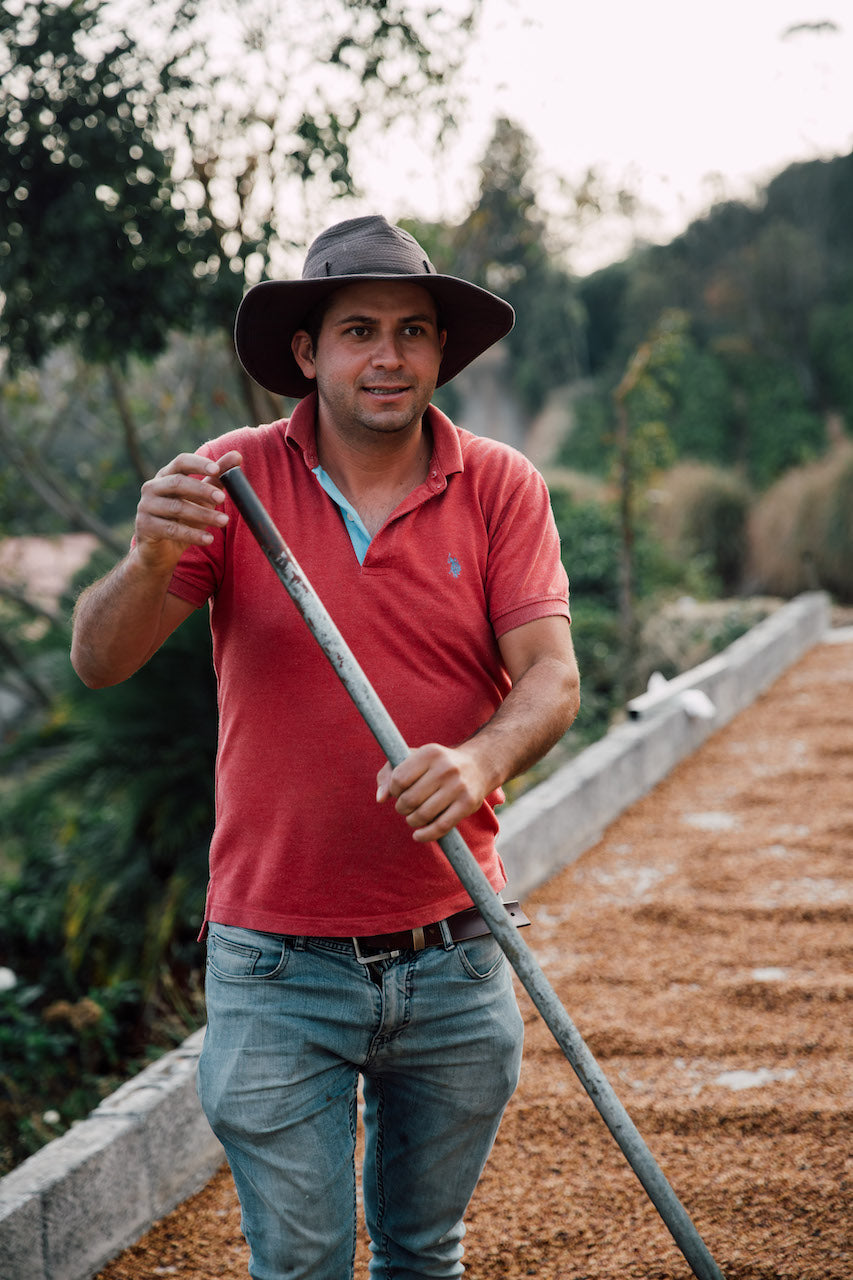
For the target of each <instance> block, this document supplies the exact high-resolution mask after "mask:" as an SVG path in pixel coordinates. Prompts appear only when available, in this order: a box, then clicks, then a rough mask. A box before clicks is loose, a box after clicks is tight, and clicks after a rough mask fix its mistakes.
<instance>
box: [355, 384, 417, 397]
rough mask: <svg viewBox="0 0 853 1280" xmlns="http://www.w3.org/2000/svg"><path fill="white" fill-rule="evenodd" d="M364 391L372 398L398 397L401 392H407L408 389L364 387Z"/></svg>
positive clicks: (402, 387) (404, 387)
mask: <svg viewBox="0 0 853 1280" xmlns="http://www.w3.org/2000/svg"><path fill="white" fill-rule="evenodd" d="M364 390H365V391H368V392H369V393H370V395H372V396H398V395H400V394H401V393H402V392H403V391H408V387H406V386H399V387H365V388H364Z"/></svg>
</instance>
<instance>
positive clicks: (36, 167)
mask: <svg viewBox="0 0 853 1280" xmlns="http://www.w3.org/2000/svg"><path fill="white" fill-rule="evenodd" d="M106 20H107V19H106V5H105V3H104V0H75V3H72V4H60V3H52V2H50V0H49V2H47V3H44V4H40V5H26V6H22V8H21V11H20V14H19V15H18V16H13V15H12V14H11V13H10V11H9V8H6V9H5V11H4V17H3V20H2V27H0V38H1V42H0V58H2V60H3V64H4V65H3V67H2V69H3V90H4V92H3V94H2V96H0V155H2V156H3V158H4V159H3V163H2V165H0V172H2V176H0V208H2V215H0V223H2V226H3V228H4V232H3V234H2V235H0V291H2V293H3V294H4V295H5V297H4V301H3V311H2V316H0V341H2V342H3V343H4V344H5V345H6V346H7V348H8V350H9V353H10V357H11V358H12V360H13V361H14V362H16V363H19V364H20V363H30V364H37V363H38V362H39V361H41V360H42V359H43V357H44V356H45V354H46V353H47V352H48V351H50V350H51V349H52V348H53V347H55V346H56V345H58V344H60V343H63V342H66V341H69V340H74V341H75V342H77V343H79V344H80V347H81V349H82V350H83V352H84V353H85V354H86V356H87V357H88V358H89V359H96V360H98V359H110V358H115V357H118V358H120V359H123V358H124V357H125V355H127V354H129V353H131V352H138V353H141V354H148V355H150V354H152V353H154V352H157V351H159V350H160V349H161V348H162V345H163V342H164V339H165V336H166V334H167V333H168V332H169V330H170V329H172V328H183V329H187V328H190V327H191V326H193V325H196V324H198V323H199V320H200V318H201V316H202V314H203V308H204V306H205V304H206V302H207V299H206V297H205V292H206V291H208V292H209V291H211V290H213V291H214V292H215V291H216V290H220V291H221V290H223V289H224V291H225V293H226V294H227V309H228V310H229V311H231V310H233V306H234V305H235V303H236V301H237V299H238V298H239V286H238V285H237V282H236V281H235V280H234V279H233V278H229V277H227V276H223V277H222V278H221V279H220V277H219V276H218V274H217V273H212V274H211V275H209V276H207V277H206V278H205V280H200V279H198V278H197V277H196V274H195V273H194V270H193V267H194V264H195V263H196V262H198V261H211V260H212V259H213V258H214V257H215V256H216V254H217V251H218V244H217V241H216V237H215V235H214V234H213V231H212V224H211V222H210V219H209V218H205V217H197V218H195V219H191V218H189V217H188V216H187V214H186V212H185V211H184V210H182V209H181V208H180V207H179V203H180V202H179V201H178V200H177V198H176V188H175V183H174V181H173V178H172V174H171V156H170V154H169V153H168V152H167V151H164V150H163V149H161V147H160V146H159V145H158V142H157V140H156V133H157V112H158V104H159V98H160V96H161V95H162V94H164V93H168V92H169V91H170V90H171V89H172V88H173V78H174V69H173V68H172V67H171V66H170V65H169V64H166V65H165V66H163V67H160V68H157V67H152V66H151V65H150V64H149V63H147V61H146V60H145V58H143V57H142V56H140V53H139V50H138V49H137V48H136V47H135V46H134V45H133V44H132V42H131V41H130V39H129V38H128V37H127V36H126V35H120V34H118V32H117V31H115V29H114V30H113V32H112V34H111V36H110V38H109V46H108V48H107V49H106V51H104V50H103V44H102V41H103V39H104V31H105V24H106Z"/></svg>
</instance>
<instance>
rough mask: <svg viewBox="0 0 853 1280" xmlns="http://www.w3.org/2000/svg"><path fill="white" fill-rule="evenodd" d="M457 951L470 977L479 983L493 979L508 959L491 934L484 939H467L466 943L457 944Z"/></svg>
mask: <svg viewBox="0 0 853 1280" xmlns="http://www.w3.org/2000/svg"><path fill="white" fill-rule="evenodd" d="M455 951H456V954H457V956H458V957H459V959H460V961H461V963H462V968H463V969H464V970H465V972H466V974H467V975H468V977H469V978H477V979H478V980H479V981H482V980H483V979H484V978H491V977H492V975H493V974H495V973H497V972H498V970H499V969H500V968H501V966H502V965H503V963H504V960H505V959H506V957H505V956H504V953H503V951H502V950H501V948H500V946H499V945H498V943H497V942H496V941H495V939H494V938H493V937H492V935H491V934H490V933H489V934H486V936H485V937H482V938H467V939H466V940H465V941H464V942H457V943H456V947H455Z"/></svg>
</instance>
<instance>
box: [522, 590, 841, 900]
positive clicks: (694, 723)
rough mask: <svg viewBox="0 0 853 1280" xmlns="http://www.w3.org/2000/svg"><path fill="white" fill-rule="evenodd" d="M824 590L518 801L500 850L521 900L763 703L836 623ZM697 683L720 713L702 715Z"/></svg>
mask: <svg viewBox="0 0 853 1280" xmlns="http://www.w3.org/2000/svg"><path fill="white" fill-rule="evenodd" d="M829 617H830V613H829V601H828V599H827V597H826V596H825V595H824V594H822V593H821V592H810V593H808V594H806V595H802V596H798V597H797V598H796V600H792V601H791V602H790V603H789V604H785V605H782V606H781V608H779V609H777V610H776V612H775V613H773V614H771V615H770V617H768V618H765V619H764V620H763V622H760V623H758V625H757V626H755V627H753V628H752V629H751V630H750V631H748V632H747V633H746V634H745V635H743V636H741V637H740V639H738V640H735V642H734V643H733V644H731V645H730V646H729V647H728V648H727V649H726V650H725V651H724V652H723V653H721V654H718V655H717V656H716V657H714V658H711V659H709V660H708V662H704V663H702V665H701V666H699V667H694V668H693V670H692V671H688V672H685V673H684V675H681V676H679V677H677V678H676V679H675V680H671V681H669V682H668V684H667V686H666V688H665V689H664V690H663V692H662V693H661V694H654V695H650V694H646V695H643V696H642V697H640V698H636V699H634V700H633V702H631V703H630V704H629V707H628V712H629V719H628V721H627V722H626V723H625V724H621V725H618V726H617V727H616V728H614V729H611V731H610V732H609V733H608V734H607V736H606V737H605V738H602V739H601V741H600V742H596V743H595V744H594V745H593V746H591V747H589V748H587V750H586V751H584V752H583V753H582V754H581V755H579V756H577V757H576V758H575V759H574V760H570V761H569V762H568V763H567V764H565V765H563V767H562V768H561V769H558V770H557V772H556V773H554V774H552V775H551V777H550V778H548V779H547V781H545V782H543V783H540V785H539V786H538V787H534V788H533V790H532V791H528V792H527V793H526V794H525V795H523V796H521V798H520V799H519V800H516V801H515V803H514V804H513V805H511V806H510V808H509V809H508V811H507V813H506V815H505V816H503V817H502V818H501V833H500V836H499V838H498V848H499V850H500V854H501V857H502V859H503V862H504V866H505V867H506V870H507V875H508V876H509V882H510V883H509V889H510V890H511V895H512V896H513V897H516V898H524V897H525V895H526V894H528V893H530V892H531V890H532V889H535V888H536V887H537V885H540V884H543V883H544V882H545V881H546V880H547V879H548V878H549V877H550V876H552V875H553V874H554V873H555V872H556V871H558V870H559V869H560V868H561V867H564V866H567V865H568V864H569V863H570V862H573V861H574V860H575V858H578V857H579V856H580V855H581V854H582V853H583V852H584V850H585V849H589V848H590V847H591V846H592V845H593V844H595V843H596V842H597V841H598V840H599V839H600V838H601V835H602V833H603V832H604V829H605V827H607V826H609V824H610V823H611V822H613V820H614V819H615V818H617V817H618V816H619V814H620V813H622V812H623V811H624V810H625V809H627V808H628V807H629V806H630V805H632V804H633V803H634V802H635V801H636V800H639V798H640V797H641V796H644V795H645V794H646V792H647V791H650V790H651V789H652V787H654V786H655V785H656V783H658V782H660V781H661V779H662V778H665V777H666V775H667V774H668V773H669V772H670V770H671V769H672V768H673V767H674V766H675V765H676V764H677V763H678V762H679V760H683V759H684V758H685V756H688V755H689V754H690V753H691V752H692V751H695V750H696V748H697V747H699V746H701V744H702V743H703V742H704V741H705V739H706V738H708V737H709V736H710V735H711V734H712V733H713V732H714V731H715V730H716V729H719V728H721V727H722V726H723V725H724V724H726V723H727V722H728V721H729V720H731V719H732V717H733V716H735V715H736V714H737V713H738V712H739V711H741V710H743V708H744V707H746V706H748V705H749V703H750V702H753V701H754V700H755V698H757V697H758V696H759V694H760V693H762V692H763V691H764V689H766V688H767V687H768V685H770V684H772V683H773V681H774V680H775V679H776V678H777V676H779V675H780V674H781V673H782V672H783V671H784V670H785V669H786V668H787V667H789V666H791V664H792V663H794V662H796V660H797V659H798V658H799V657H801V656H802V654H803V653H805V652H806V650H807V649H809V648H811V647H812V645H814V644H817V643H818V642H819V641H820V640H821V639H822V638H823V637H824V636H825V634H826V632H827V629H828V627H829ZM689 691H701V693H703V694H705V695H706V696H707V698H708V699H709V700H710V702H711V704H712V706H713V714H712V715H711V716H709V717H708V718H703V717H702V716H701V715H697V714H696V713H695V711H694V710H693V709H692V708H691V704H690V699H689V698H685V696H684V695H685V694H686V693H688V692H689Z"/></svg>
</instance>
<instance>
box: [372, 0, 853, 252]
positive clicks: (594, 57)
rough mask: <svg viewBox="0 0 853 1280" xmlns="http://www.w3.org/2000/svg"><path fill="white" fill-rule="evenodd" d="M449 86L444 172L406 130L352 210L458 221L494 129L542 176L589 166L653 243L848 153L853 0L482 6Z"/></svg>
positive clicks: (624, 230)
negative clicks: (504, 120) (515, 142)
mask: <svg viewBox="0 0 853 1280" xmlns="http://www.w3.org/2000/svg"><path fill="white" fill-rule="evenodd" d="M815 24H821V26H820V27H819V28H817V29H800V30H799V31H791V30H790V29H791V28H792V27H796V26H799V27H801V28H808V27H812V28H814V27H815ZM823 24H829V25H827V26H824V25H823ZM786 33H787V34H786ZM461 83H462V85H463V87H464V89H465V92H466V94H467V97H468V103H469V110H468V116H467V118H466V120H465V121H464V123H463V125H462V127H461V129H460V132H459V134H458V135H457V136H456V138H455V139H454V140H453V141H452V142H451V144H450V147H449V149H448V150H447V151H446V152H445V155H444V156H443V158H442V160H441V162H440V163H439V164H438V165H436V164H435V163H434V162H433V161H432V160H431V159H430V158H429V155H428V153H427V152H426V151H422V150H421V149H420V146H419V142H418V135H417V131H416V130H415V131H413V132H412V133H411V134H409V135H408V136H407V137H406V138H405V141H404V142H401V137H400V136H398V137H397V138H395V139H392V140H391V141H390V142H389V143H388V144H387V147H386V148H385V149H384V150H381V151H379V150H376V149H375V144H374V145H373V146H372V147H371V160H370V161H369V162H368V163H366V164H365V165H364V166H363V168H362V170H361V176H362V178H363V179H364V180H365V182H366V184H367V185H368V190H367V192H366V198H365V206H369V207H370V208H375V207H381V208H382V209H383V210H385V211H387V212H388V213H389V214H390V215H392V216H403V215H405V214H409V213H414V214H420V215H421V216H424V217H428V218H441V219H447V220H455V219H458V218H461V217H463V216H464V214H465V212H466V211H467V208H468V207H469V206H470V203H471V202H472V200H473V199H474V198H475V196H476V190H477V181H478V174H477V162H478V161H479V159H480V158H481V156H482V154H483V151H484V149H485V147H486V144H487V142H488V139H489V137H490V135H491V132H492V125H493V122H494V120H495V119H496V117H497V116H498V115H506V116H508V117H509V118H510V119H512V120H514V121H515V122H516V123H518V124H520V125H521V126H523V127H524V128H525V130H526V131H527V132H528V133H529V134H530V135H531V137H532V138H533V139H534V141H535V142H536V144H537V147H538V151H539V161H540V164H541V166H542V169H543V171H544V172H545V173H546V174H551V175H558V176H559V177H562V178H565V179H568V180H569V181H570V182H575V181H579V180H580V178H581V177H582V176H583V174H584V173H585V172H586V171H587V169H589V168H590V167H594V168H595V169H597V170H598V171H599V172H600V173H601V174H602V175H603V176H605V177H606V178H607V180H608V181H609V182H610V183H611V184H612V185H613V186H614V187H616V186H619V185H622V186H625V187H627V188H629V189H630V190H632V191H633V192H634V193H635V194H636V195H637V196H639V197H640V199H641V200H642V201H643V202H644V204H645V205H646V206H647V212H646V214H645V215H643V217H641V218H640V219H638V220H637V222H636V224H635V227H634V231H635V232H639V233H640V234H643V235H647V236H649V237H652V238H660V239H665V238H668V237H669V236H670V235H672V234H675V233H677V232H678V231H679V230H680V229H681V228H682V227H683V226H684V225H686V223H687V222H688V221H689V219H690V218H691V217H693V216H696V215H698V214H699V213H701V212H702V211H704V210H705V209H706V208H707V207H708V206H709V205H710V204H711V203H712V202H713V200H714V199H718V198H721V197H727V196H735V197H740V196H744V195H746V194H748V193H749V192H750V191H751V190H753V189H754V186H755V184H757V183H761V182H762V181H765V180H766V179H767V178H768V177H770V176H772V175H773V174H774V173H776V172H778V171H779V170H781V169H782V168H784V167H785V166H786V165H787V164H789V163H791V162H793V161H795V160H804V159H812V158H815V157H818V156H824V157H825V156H830V155H839V154H844V153H846V152H848V151H850V150H851V148H853V0H844V2H840V0H826V2H825V3H815V2H814V0H706V3H704V4H696V3H690V0H644V2H643V3H640V2H639V0H595V2H594V3H584V4H580V3H577V2H576V0H484V5H483V11H482V18H481V21H480V26H479V32H478V34H477V36H476V38H475V40H474V42H473V44H472V46H471V48H470V52H469V55H468V58H467V62H466V67H465V71H464V74H463V78H462V81H461ZM545 185H546V188H547V186H548V181H547V179H546V183H545ZM851 216H853V210H851ZM630 234H632V232H631V230H630V229H629V228H628V227H627V226H626V225H623V226H621V227H620V226H619V225H617V224H616V223H607V224H602V226H601V227H600V228H599V231H598V233H597V234H596V233H595V232H594V231H592V232H588V233H587V235H586V237H585V244H584V245H582V246H581V247H580V248H579V249H577V250H576V254H575V259H574V265H575V266H576V268H577V269H578V270H584V269H590V268H592V267H594V266H597V265H601V264H602V263H603V262H604V261H607V260H608V259H611V260H612V259H613V258H615V257H618V256H620V252H621V251H622V250H623V249H624V248H626V247H627V243H628V238H629V237H630ZM620 237H621V239H620Z"/></svg>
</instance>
